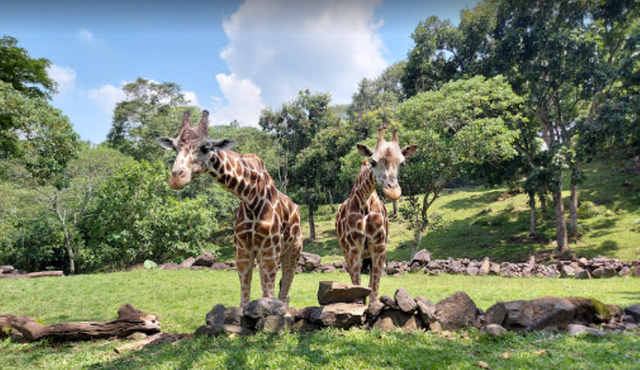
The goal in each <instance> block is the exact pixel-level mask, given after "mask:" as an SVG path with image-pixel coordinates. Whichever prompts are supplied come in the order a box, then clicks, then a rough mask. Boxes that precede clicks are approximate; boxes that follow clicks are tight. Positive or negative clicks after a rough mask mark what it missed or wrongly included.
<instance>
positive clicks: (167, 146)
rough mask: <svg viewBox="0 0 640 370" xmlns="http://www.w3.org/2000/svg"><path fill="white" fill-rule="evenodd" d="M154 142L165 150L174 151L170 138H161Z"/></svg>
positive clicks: (172, 140) (174, 147)
mask: <svg viewBox="0 0 640 370" xmlns="http://www.w3.org/2000/svg"><path fill="white" fill-rule="evenodd" d="M156 142H157V143H158V144H160V146H162V147H163V148H165V149H169V150H176V145H175V140H174V139H172V138H170V137H161V138H159V139H156Z"/></svg>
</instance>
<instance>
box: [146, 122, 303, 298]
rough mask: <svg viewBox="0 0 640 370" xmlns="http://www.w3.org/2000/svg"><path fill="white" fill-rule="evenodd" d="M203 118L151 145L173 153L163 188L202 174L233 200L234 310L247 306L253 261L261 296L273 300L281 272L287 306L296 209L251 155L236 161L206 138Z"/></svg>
mask: <svg viewBox="0 0 640 370" xmlns="http://www.w3.org/2000/svg"><path fill="white" fill-rule="evenodd" d="M208 118H209V112H208V111H206V110H205V111H203V112H202V118H201V119H200V122H199V123H198V125H197V126H195V127H192V126H191V121H190V113H189V112H188V111H187V112H185V113H184V115H183V117H182V126H181V127H180V134H179V135H178V137H176V138H168V137H166V138H160V139H157V142H158V143H159V144H160V145H162V146H163V147H164V148H166V149H171V150H174V151H176V152H177V156H176V159H175V161H174V163H173V167H172V169H171V177H170V178H169V186H171V188H173V189H177V190H179V189H182V188H184V187H185V186H186V185H188V184H189V182H191V181H192V180H193V179H195V178H196V177H197V176H198V175H200V174H202V173H205V172H206V173H208V174H210V175H211V176H212V177H213V178H214V179H215V180H216V181H217V182H218V183H220V184H221V185H222V186H224V187H225V188H226V189H227V190H229V191H230V192H231V193H232V194H234V195H235V196H236V197H237V198H238V199H239V200H240V204H239V206H238V213H237V217H236V223H235V231H234V245H235V253H236V266H237V269H238V276H239V278H240V287H241V300H240V307H244V306H245V305H246V304H247V303H249V300H250V297H251V278H252V273H253V266H254V260H257V261H258V268H259V273H260V283H261V286H262V296H263V297H265V298H271V297H274V291H275V281H276V272H277V270H278V265H281V266H282V278H281V280H280V292H279V295H278V299H280V300H282V301H285V302H288V301H289V290H290V288H291V283H292V282H293V276H294V274H295V268H296V266H297V264H298V258H299V256H300V251H301V250H302V238H303V236H302V225H301V218H300V209H299V207H298V205H297V204H295V203H294V202H293V201H292V200H291V198H289V197H288V196H286V195H285V194H283V193H281V192H280V191H278V189H276V186H275V183H274V181H273V179H272V178H271V176H270V175H269V173H268V172H267V171H266V169H265V167H264V163H263V162H262V160H261V159H260V158H259V157H258V156H256V155H254V154H243V155H240V154H238V153H236V152H233V151H231V150H230V149H231V148H232V147H233V146H234V145H235V144H236V142H235V141H233V140H229V139H222V140H214V139H212V138H210V137H209V122H208Z"/></svg>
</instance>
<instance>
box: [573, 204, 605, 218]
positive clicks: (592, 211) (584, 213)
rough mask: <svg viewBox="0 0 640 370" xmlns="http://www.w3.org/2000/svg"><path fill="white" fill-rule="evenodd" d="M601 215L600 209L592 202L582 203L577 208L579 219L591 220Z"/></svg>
mask: <svg viewBox="0 0 640 370" xmlns="http://www.w3.org/2000/svg"><path fill="white" fill-rule="evenodd" d="M600 214H602V210H601V209H600V207H598V206H596V205H595V204H594V203H593V202H590V201H588V200H587V201H583V202H581V203H580V206H579V207H578V217H579V218H591V217H594V216H598V215H600Z"/></svg>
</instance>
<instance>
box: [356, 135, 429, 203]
mask: <svg viewBox="0 0 640 370" xmlns="http://www.w3.org/2000/svg"><path fill="white" fill-rule="evenodd" d="M386 128H387V127H386V125H382V127H380V129H379V130H378V142H377V143H376V149H375V150H371V148H369V147H368V146H366V145H363V144H358V152H359V153H360V154H361V155H363V156H365V157H369V163H371V167H372V170H373V176H374V177H375V179H376V181H377V182H378V184H380V186H382V191H383V192H384V194H385V195H386V196H387V197H389V198H390V199H392V200H396V199H398V198H400V195H402V189H401V188H400V185H398V171H399V169H400V166H401V165H402V163H404V161H405V159H406V158H408V157H410V156H411V155H412V154H413V153H414V152H415V151H416V149H418V146H417V145H407V146H405V147H404V148H402V149H401V148H400V145H399V143H398V130H397V129H395V130H393V138H392V139H391V141H385V140H384V130H385V129H386Z"/></svg>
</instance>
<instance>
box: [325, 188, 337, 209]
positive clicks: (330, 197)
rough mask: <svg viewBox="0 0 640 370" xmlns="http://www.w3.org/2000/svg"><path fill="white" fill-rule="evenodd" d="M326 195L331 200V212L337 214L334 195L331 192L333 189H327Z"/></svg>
mask: <svg viewBox="0 0 640 370" xmlns="http://www.w3.org/2000/svg"><path fill="white" fill-rule="evenodd" d="M326 194H327V196H328V198H329V199H328V201H329V202H328V203H329V207H331V212H332V213H336V207H335V206H334V205H333V193H332V192H331V189H327V191H326Z"/></svg>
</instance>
